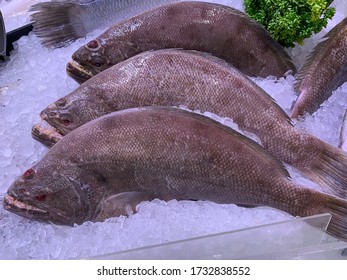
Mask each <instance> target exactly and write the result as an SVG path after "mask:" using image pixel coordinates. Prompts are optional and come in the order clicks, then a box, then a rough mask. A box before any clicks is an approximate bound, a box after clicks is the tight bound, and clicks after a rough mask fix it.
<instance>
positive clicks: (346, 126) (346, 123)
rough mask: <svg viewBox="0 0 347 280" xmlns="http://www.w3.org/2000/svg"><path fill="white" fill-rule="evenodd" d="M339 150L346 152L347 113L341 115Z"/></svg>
mask: <svg viewBox="0 0 347 280" xmlns="http://www.w3.org/2000/svg"><path fill="white" fill-rule="evenodd" d="M339 148H341V149H342V150H344V151H347V111H346V112H345V114H344V115H343V120H342V125H341V131H340V144H339Z"/></svg>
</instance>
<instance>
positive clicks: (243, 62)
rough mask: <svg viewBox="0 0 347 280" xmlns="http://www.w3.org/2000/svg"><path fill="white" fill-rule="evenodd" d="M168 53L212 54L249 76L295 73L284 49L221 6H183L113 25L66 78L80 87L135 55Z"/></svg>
mask: <svg viewBox="0 0 347 280" xmlns="http://www.w3.org/2000/svg"><path fill="white" fill-rule="evenodd" d="M134 26H135V27H134ZM240 33H242V34H241V35H240V36H238V34H240ZM167 48H181V49H187V50H197V51H203V52H207V53H211V54H213V55H214V56H217V57H220V58H223V59H225V60H226V61H227V62H228V63H230V64H232V65H233V66H235V67H236V68H238V69H239V70H240V71H242V72H243V73H245V74H247V75H249V76H261V77H267V76H269V75H272V76H276V77H281V76H283V75H284V74H285V73H286V72H288V71H293V72H295V70H296V69H295V66H294V64H293V63H292V62H291V60H290V57H289V55H288V54H287V53H286V52H285V51H284V49H283V48H282V47H281V46H280V45H279V44H278V43H277V42H276V41H275V40H273V39H272V38H271V36H270V35H269V33H268V32H267V31H266V30H265V29H264V28H263V27H262V26H261V25H260V24H258V23H256V22H255V21H254V20H252V19H250V17H249V16H247V15H246V14H245V13H242V12H240V11H239V10H237V9H234V8H231V7H228V6H224V5H220V4H214V3H206V2H199V1H191V2H184V1H183V2H178V3H173V4H167V5H164V6H161V7H158V8H156V9H153V10H150V11H148V12H145V13H142V14H139V15H137V16H134V17H132V18H130V19H128V20H125V21H122V22H120V23H118V24H115V25H113V26H112V27H110V28H109V29H108V30H106V31H105V32H104V33H103V34H101V35H100V36H99V37H97V38H95V39H93V40H92V41H91V42H89V43H87V44H86V45H85V46H82V47H80V48H79V49H78V50H77V51H76V52H75V53H74V54H73V55H72V61H71V62H70V63H68V65H67V73H68V74H69V75H70V76H71V77H72V78H74V79H75V80H76V81H77V82H79V83H82V82H84V81H85V80H87V79H89V78H91V77H92V76H93V75H96V74H97V73H100V72H101V71H103V70H105V69H107V68H109V67H111V66H112V65H115V64H117V63H119V62H121V61H124V60H126V59H127V58H130V57H132V56H134V55H136V54H139V53H141V52H144V51H149V50H158V49H167Z"/></svg>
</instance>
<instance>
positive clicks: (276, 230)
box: [90, 214, 347, 260]
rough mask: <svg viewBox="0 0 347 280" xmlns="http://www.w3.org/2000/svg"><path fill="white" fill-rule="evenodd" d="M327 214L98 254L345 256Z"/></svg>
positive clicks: (119, 256) (146, 256) (117, 256)
mask: <svg viewBox="0 0 347 280" xmlns="http://www.w3.org/2000/svg"><path fill="white" fill-rule="evenodd" d="M330 219H331V215H330V214H320V215H314V216H310V217H305V218H295V219H292V220H289V221H284V222H277V223H273V224H268V225H261V226H255V227H250V228H246V229H240V230H233V231H229V232H223V233H217V234H211V235H206V236H200V237H196V238H190V239H185V240H179V241H174V242H169V243H164V244H158V245H152V246H147V247H142V248H136V249H132V250H127V251H122V252H116V253H111V254H105V255H99V256H94V257H91V258H90V259H99V260H134V259H139V260H148V259H149V260H150V259H161V260H169V259H176V260H177V259H178V260H182V259H217V260H218V259H346V260H347V252H346V251H347V242H344V241H341V240H339V239H337V238H334V237H332V236H330V235H328V234H327V233H326V229H327V227H328V225H329V222H330Z"/></svg>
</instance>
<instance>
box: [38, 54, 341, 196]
mask: <svg viewBox="0 0 347 280" xmlns="http://www.w3.org/2000/svg"><path fill="white" fill-rule="evenodd" d="M135 69H136V70H135ZM134 70H135V71H134ZM206 77H209V78H208V79H206ZM211 81H212V82H211ZM63 99H64V105H61V104H58V103H59V102H58V103H57V102H56V103H53V104H51V105H49V106H48V107H47V108H46V109H45V110H43V111H42V113H41V117H42V118H43V119H44V120H46V121H47V122H48V123H49V124H50V125H52V126H53V127H55V128H56V129H58V130H59V131H60V132H61V133H62V134H64V135H65V134H67V133H69V132H70V131H72V130H73V129H75V128H77V127H79V126H80V125H82V124H84V123H86V122H88V121H90V120H92V119H94V118H96V117H98V116H102V115H104V114H107V113H110V112H113V111H117V110H121V109H127V108H133V107H141V106H152V105H157V106H180V105H184V106H187V108H188V109H190V110H200V111H202V112H211V113H214V114H216V115H218V116H221V117H228V118H231V119H232V120H233V121H234V122H235V123H236V124H238V126H239V127H240V129H242V130H244V131H247V132H251V133H253V134H255V135H256V136H257V137H258V138H259V139H260V141H261V144H262V145H263V146H264V147H265V148H266V149H267V150H268V151H269V152H270V153H271V154H273V155H274V156H275V157H276V158H277V159H278V160H280V161H282V162H285V163H288V164H291V165H292V166H294V167H295V168H297V169H298V170H300V171H301V172H303V173H304V174H305V175H307V176H308V177H309V178H310V179H311V180H313V181H315V182H317V183H318V184H320V185H321V186H322V187H323V188H324V189H325V191H327V192H330V193H333V194H335V195H339V196H341V197H347V188H346V185H347V175H346V172H345V170H346V168H347V155H346V153H344V152H343V151H341V150H339V149H337V148H335V147H333V146H330V145H328V144H327V143H324V142H323V141H321V140H319V139H318V138H316V137H314V136H312V135H309V134H307V133H304V132H302V131H300V130H297V129H295V128H294V127H293V125H292V124H291V122H290V119H289V117H288V116H287V115H286V113H285V112H284V111H283V110H282V109H281V108H280V107H279V106H278V105H277V104H276V103H275V102H274V100H273V99H272V98H271V97H270V96H269V95H268V94H267V93H266V92H265V91H263V90H262V89H261V88H260V87H259V86H257V85H256V84H255V83H254V82H252V81H250V79H248V78H247V77H246V76H244V75H243V74H241V73H240V72H239V71H238V70H236V69H235V68H232V67H230V65H228V64H227V63H226V62H225V61H223V60H221V59H218V58H215V57H213V56H211V55H208V54H204V53H201V52H194V51H184V50H175V49H171V50H158V51H152V52H146V53H142V54H139V55H137V56H135V57H133V58H131V59H129V60H127V61H124V62H122V63H120V64H118V65H115V66H113V67H111V68H109V69H107V70H105V71H104V72H102V73H100V74H98V75H96V76H95V77H93V78H92V79H90V80H88V81H86V82H85V83H83V84H82V85H81V86H80V87H79V88H77V89H76V90H75V91H73V92H72V93H70V94H69V95H67V96H65V97H64V98H63ZM51 113H53V114H54V116H53V117H51V116H50V115H51ZM64 118H69V119H70V120H71V121H70V123H69V124H68V125H65V124H64V123H63V122H62V120H63V119H64ZM34 137H35V138H38V137H37V135H36V134H35V133H34Z"/></svg>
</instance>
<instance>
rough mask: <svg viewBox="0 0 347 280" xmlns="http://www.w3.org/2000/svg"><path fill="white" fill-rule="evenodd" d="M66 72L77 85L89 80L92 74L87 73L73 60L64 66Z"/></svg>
mask: <svg viewBox="0 0 347 280" xmlns="http://www.w3.org/2000/svg"><path fill="white" fill-rule="evenodd" d="M66 72H67V74H68V75H69V76H70V77H71V78H72V79H74V80H75V81H76V82H77V83H79V84H82V83H84V82H85V81H86V80H89V79H90V78H91V77H93V73H92V72H91V71H88V70H87V69H86V68H84V67H83V66H82V65H81V64H79V63H78V62H77V61H75V60H71V61H70V62H69V63H68V64H67V65H66Z"/></svg>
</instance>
